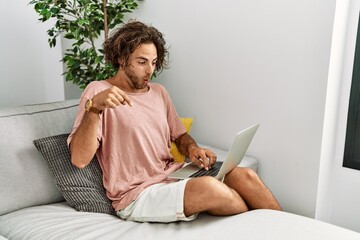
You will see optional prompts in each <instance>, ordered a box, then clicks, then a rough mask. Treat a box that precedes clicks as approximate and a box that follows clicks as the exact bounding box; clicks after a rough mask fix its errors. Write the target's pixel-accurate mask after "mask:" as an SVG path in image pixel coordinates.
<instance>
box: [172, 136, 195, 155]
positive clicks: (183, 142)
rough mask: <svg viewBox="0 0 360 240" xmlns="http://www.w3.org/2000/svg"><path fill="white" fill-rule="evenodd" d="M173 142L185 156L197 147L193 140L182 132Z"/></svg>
mask: <svg viewBox="0 0 360 240" xmlns="http://www.w3.org/2000/svg"><path fill="white" fill-rule="evenodd" d="M175 144H176V146H177V148H178V149H179V151H180V152H181V153H182V154H184V155H185V156H186V157H189V156H190V151H191V149H193V148H196V147H198V145H197V144H196V142H195V140H194V139H193V138H192V137H191V136H190V135H189V134H187V133H184V134H183V135H181V136H180V137H178V138H177V139H176V140H175Z"/></svg>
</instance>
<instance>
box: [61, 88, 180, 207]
mask: <svg viewBox="0 0 360 240" xmlns="http://www.w3.org/2000/svg"><path fill="white" fill-rule="evenodd" d="M111 86H112V85H111V84H110V83H108V82H107V81H94V82H91V83H90V84H89V85H88V86H87V88H86V89H85V91H84V92H83V94H82V96H81V99H80V105H79V110H78V114H77V117H76V120H75V124H74V127H73V130H72V133H71V134H70V136H69V139H68V143H70V141H71V138H72V134H73V133H74V131H75V130H76V128H77V127H78V126H79V124H80V122H81V120H82V117H83V114H84V113H85V107H84V106H85V102H86V100H87V99H90V98H92V97H93V96H94V95H95V94H97V93H99V92H101V91H103V90H105V89H107V88H109V87H111ZM149 86H150V89H149V91H147V92H145V93H127V94H128V96H129V98H130V99H131V101H132V103H133V106H132V107H130V106H128V105H124V106H123V105H120V106H118V107H116V108H114V109H105V110H104V111H103V113H102V114H101V115H100V120H99V128H98V135H97V138H98V143H99V148H98V150H97V152H96V156H97V159H98V161H99V163H100V166H101V168H102V171H103V183H104V187H105V189H106V191H107V196H108V198H109V199H110V200H112V201H113V207H114V208H115V210H120V209H123V208H125V207H126V206H127V205H129V204H130V203H131V202H132V201H133V200H135V199H136V197H137V196H138V195H139V194H140V193H141V192H142V191H143V190H144V189H145V188H146V187H148V186H150V185H152V184H155V183H164V182H171V181H174V180H172V179H169V178H167V175H168V174H169V173H171V172H173V171H175V170H176V169H178V168H180V167H181V166H182V164H178V163H175V162H174V161H173V157H172V156H171V154H170V146H171V141H173V140H175V139H176V138H177V137H179V136H181V135H182V134H184V133H185V132H186V129H185V127H184V126H183V125H182V123H181V121H180V119H179V117H178V115H177V113H176V109H175V107H174V105H173V103H172V101H171V99H170V96H169V94H168V93H167V91H166V90H165V88H164V87H163V86H162V85H160V84H156V83H149Z"/></svg>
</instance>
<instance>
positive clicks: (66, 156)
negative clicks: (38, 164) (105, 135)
mask: <svg viewBox="0 0 360 240" xmlns="http://www.w3.org/2000/svg"><path fill="white" fill-rule="evenodd" d="M68 136H69V134H61V135H56V136H51V137H46V138H41V139H37V140H34V144H35V146H36V148H37V149H38V150H39V152H40V153H41V155H42V156H43V157H44V159H45V162H46V163H47V165H48V167H49V168H50V171H51V173H52V175H53V176H54V180H55V184H56V186H57V187H58V189H59V190H60V192H61V193H62V195H63V196H64V198H65V200H66V201H67V202H68V204H69V205H70V206H72V207H74V208H75V209H76V210H78V211H83V212H97V213H107V214H113V215H114V214H115V213H114V209H113V207H112V206H111V201H110V200H109V199H108V198H107V197H106V194H105V189H104V187H103V183H102V172H101V169H100V165H99V162H98V161H97V159H96V156H95V157H94V159H93V160H92V161H91V163H90V164H89V165H88V166H86V167H85V168H83V169H79V168H76V167H75V166H73V165H72V164H71V160H70V152H69V148H68V146H67V142H66V140H67V138H68Z"/></svg>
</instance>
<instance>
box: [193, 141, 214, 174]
mask: <svg viewBox="0 0 360 240" xmlns="http://www.w3.org/2000/svg"><path fill="white" fill-rule="evenodd" d="M189 158H190V160H191V161H192V162H193V163H195V164H196V165H197V166H199V167H200V168H205V170H209V169H210V168H211V166H212V165H213V164H214V163H215V162H216V158H217V157H216V154H215V153H214V152H212V151H211V150H209V149H206V148H201V147H198V146H197V147H193V148H191V149H190V150H189Z"/></svg>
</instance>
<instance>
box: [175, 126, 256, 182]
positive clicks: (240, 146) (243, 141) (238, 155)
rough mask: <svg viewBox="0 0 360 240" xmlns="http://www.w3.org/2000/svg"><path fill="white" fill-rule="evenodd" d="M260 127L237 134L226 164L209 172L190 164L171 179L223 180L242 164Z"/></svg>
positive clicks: (176, 172) (218, 165)
mask: <svg viewBox="0 0 360 240" xmlns="http://www.w3.org/2000/svg"><path fill="white" fill-rule="evenodd" d="M259 126H260V124H256V125H254V126H251V127H249V128H246V129H244V130H243V131H241V132H238V133H237V134H236V136H235V139H234V141H233V143H232V145H231V147H230V149H229V151H228V153H227V155H226V158H225V160H224V162H216V163H215V164H214V165H213V166H212V167H211V169H209V170H205V169H203V168H202V169H200V168H199V167H198V166H197V165H196V164H194V163H190V164H187V165H186V166H184V167H183V168H181V169H179V170H177V171H175V172H173V173H171V174H170V175H169V177H170V178H177V179H185V178H192V177H199V176H213V177H215V178H217V179H222V177H224V176H225V174H227V173H228V172H230V171H231V170H232V169H234V168H235V167H236V166H238V165H239V164H240V162H241V160H242V159H243V158H244V156H245V153H246V151H247V149H248V147H249V145H250V143H251V141H252V139H253V137H254V135H255V133H256V131H257V129H258V128H259Z"/></svg>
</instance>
